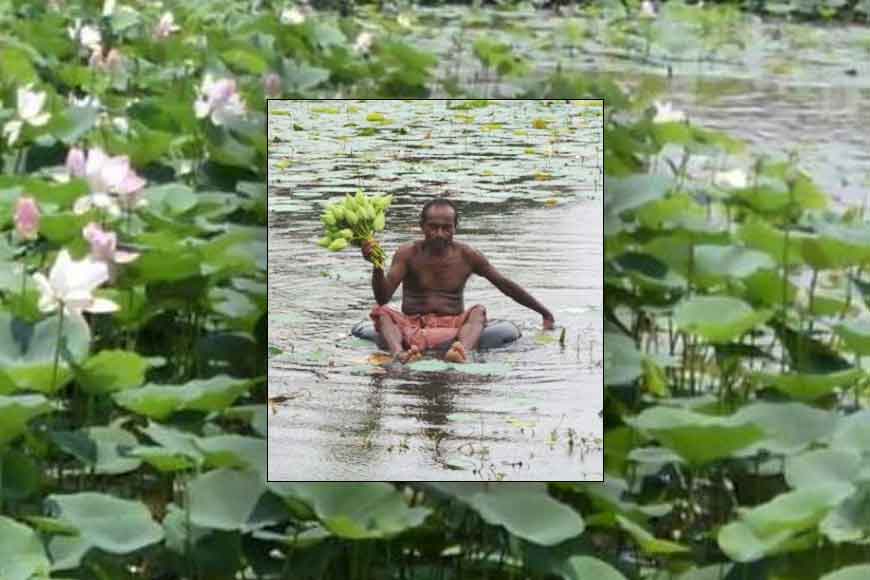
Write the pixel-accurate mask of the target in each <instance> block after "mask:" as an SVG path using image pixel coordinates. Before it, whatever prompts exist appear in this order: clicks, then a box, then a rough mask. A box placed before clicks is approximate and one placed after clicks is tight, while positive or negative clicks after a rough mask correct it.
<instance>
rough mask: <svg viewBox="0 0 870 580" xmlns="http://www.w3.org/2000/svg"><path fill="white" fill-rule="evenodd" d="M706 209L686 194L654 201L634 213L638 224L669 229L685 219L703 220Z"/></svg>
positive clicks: (651, 227)
mask: <svg viewBox="0 0 870 580" xmlns="http://www.w3.org/2000/svg"><path fill="white" fill-rule="evenodd" d="M706 214H707V212H706V209H705V208H704V207H703V206H702V205H701V204H699V203H698V202H696V201H695V200H694V198H693V197H692V196H690V195H689V194H687V193H680V194H676V195H671V196H668V197H666V198H664V199H656V200H653V201H651V202H649V203H647V204H645V205H644V206H643V207H641V208H638V209H637V210H636V212H635V215H636V217H637V221H638V223H639V224H640V225H641V226H643V227H645V228H649V229H659V230H660V229H665V228H668V229H669V228H670V226H671V225H673V224H675V223H681V222H682V220H685V219H686V218H687V217H689V216H692V217H694V218H696V219H704V218H705V216H706Z"/></svg>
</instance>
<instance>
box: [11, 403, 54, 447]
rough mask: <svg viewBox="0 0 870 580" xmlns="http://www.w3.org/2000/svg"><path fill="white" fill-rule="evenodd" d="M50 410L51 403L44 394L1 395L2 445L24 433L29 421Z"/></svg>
mask: <svg viewBox="0 0 870 580" xmlns="http://www.w3.org/2000/svg"><path fill="white" fill-rule="evenodd" d="M49 411H51V405H50V404H49V402H48V399H46V398H45V397H43V396H42V395H12V396H3V395H0V447H2V446H5V445H6V444H7V443H9V442H10V441H12V440H13V439H15V438H16V437H18V436H19V435H21V434H22V433H24V432H25V431H26V430H27V423H28V421H30V420H31V419H33V418H34V417H36V416H38V415H42V414H43V413H48V412H49Z"/></svg>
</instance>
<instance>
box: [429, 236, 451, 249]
mask: <svg viewBox="0 0 870 580" xmlns="http://www.w3.org/2000/svg"><path fill="white" fill-rule="evenodd" d="M428 244H429V248H430V249H432V250H438V251H441V250H446V249H447V247H448V246H449V245H450V242H449V241H448V240H444V239H434V240H429V242H428Z"/></svg>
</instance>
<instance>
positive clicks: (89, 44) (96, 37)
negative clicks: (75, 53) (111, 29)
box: [67, 18, 103, 52]
mask: <svg viewBox="0 0 870 580" xmlns="http://www.w3.org/2000/svg"><path fill="white" fill-rule="evenodd" d="M67 31H68V32H69V37H70V39H72V40H77V41H78V42H79V44H81V45H82V46H83V47H85V48H86V49H88V51H90V52H93V51H95V50H98V49H99V48H100V47H101V46H102V44H103V38H102V36H101V35H100V29H99V28H97V27H96V26H91V25H90V24H85V25H84V26H83V25H82V21H81V19H80V18H76V20H75V23H74V24H73V26H71V27H69V28H67Z"/></svg>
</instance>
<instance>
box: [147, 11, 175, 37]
mask: <svg viewBox="0 0 870 580" xmlns="http://www.w3.org/2000/svg"><path fill="white" fill-rule="evenodd" d="M179 30H181V28H179V27H178V26H176V25H175V16H173V14H172V12H164V13H163V16H161V17H160V20H159V21H158V22H157V26H155V27H154V38H156V39H158V40H162V39H164V38H169V36H170V35H172V33H174V32H178V31H179Z"/></svg>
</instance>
